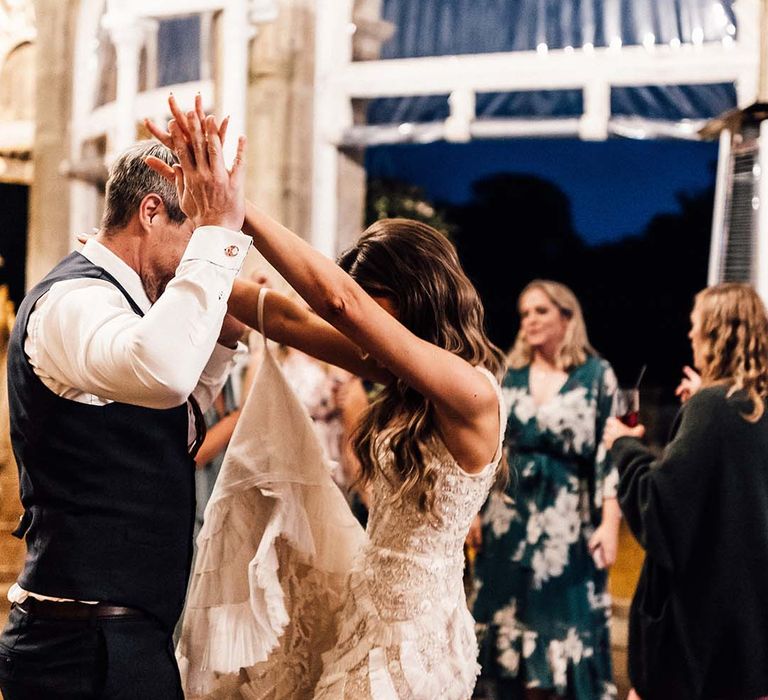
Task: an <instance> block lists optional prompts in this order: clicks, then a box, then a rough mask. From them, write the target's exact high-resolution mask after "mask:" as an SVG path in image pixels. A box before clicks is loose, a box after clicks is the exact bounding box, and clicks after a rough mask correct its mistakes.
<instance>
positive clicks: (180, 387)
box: [0, 142, 250, 700]
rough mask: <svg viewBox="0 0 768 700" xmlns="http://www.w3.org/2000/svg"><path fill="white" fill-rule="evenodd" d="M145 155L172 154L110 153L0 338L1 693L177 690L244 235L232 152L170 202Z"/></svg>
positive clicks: (238, 171)
mask: <svg viewBox="0 0 768 700" xmlns="http://www.w3.org/2000/svg"><path fill="white" fill-rule="evenodd" d="M148 156H154V157H158V158H160V159H162V160H164V161H165V162H166V163H168V164H173V163H175V162H176V159H175V156H174V154H173V153H172V152H171V151H169V150H168V149H167V148H166V147H165V146H162V145H160V144H157V143H152V142H142V143H139V144H137V145H136V146H134V147H132V148H130V149H128V150H127V151H126V152H125V153H123V154H122V155H120V156H119V157H118V158H117V160H116V161H115V162H114V164H113V166H112V168H111V170H110V174H109V179H108V182H107V188H106V202H105V211H104V217H103V220H102V227H101V229H100V231H99V233H98V234H97V235H96V236H95V237H94V238H93V239H91V240H89V241H88V242H87V243H86V245H85V247H84V248H83V250H82V253H72V254H71V255H69V256H68V257H66V258H64V260H62V261H61V262H60V263H59V264H58V265H57V266H56V267H55V268H54V269H53V270H52V271H51V272H50V273H49V274H48V275H47V276H46V277H45V278H44V279H43V280H42V281H41V282H40V283H39V284H38V285H37V286H36V287H34V288H33V289H32V290H31V291H30V292H29V294H28V295H27V296H26V298H25V299H24V301H23V302H22V304H21V305H20V307H19V313H18V317H17V320H16V325H15V328H14V330H13V334H12V336H11V341H10V346H9V352H8V382H9V401H10V412H11V436H12V441H13V448H14V453H15V455H16V460H17V463H18V467H19V473H20V487H21V500H22V504H23V506H24V515H23V517H22V519H21V522H20V524H19V527H18V529H17V530H16V532H15V533H14V534H16V535H17V536H18V537H24V538H25V539H26V545H27V557H26V562H25V565H24V570H23V571H22V573H21V575H20V577H19V579H18V581H17V584H16V585H15V586H13V588H12V589H11V591H10V593H9V598H10V600H11V603H12V609H11V612H10V618H9V622H8V625H7V627H6V628H5V630H4V632H3V633H2V636H0V689H1V690H2V692H3V696H4V698H5V699H6V700H21V699H23V700H38V699H39V700H43V699H44V700H63V699H65V698H72V699H74V698H77V699H78V700H86V699H89V698H94V699H95V698H110V699H111V698H131V699H136V700H138V699H139V698H141V699H142V700H154V699H157V700H171V699H173V698H182V697H183V695H182V690H181V684H180V680H179V673H178V669H177V667H176V662H175V658H174V652H173V645H172V640H171V636H172V632H173V628H174V625H175V624H176V622H177V620H178V618H179V615H180V613H181V609H182V605H183V602H184V595H185V591H186V586H187V579H188V576H189V567H190V559H191V553H192V528H193V524H194V516H195V503H194V490H195V484H194V461H193V456H194V453H195V450H196V448H197V447H198V446H199V443H200V442H201V440H202V431H203V426H204V422H203V421H202V412H203V411H205V410H206V409H207V408H208V407H209V406H210V404H211V402H212V400H213V398H214V397H215V396H216V395H217V394H218V392H219V391H220V389H221V386H222V384H223V383H224V381H225V379H226V377H227V374H228V373H229V370H230V368H231V365H232V363H233V358H234V355H235V352H236V349H235V348H236V346H237V338H238V336H239V332H240V331H241V330H242V326H240V325H239V324H238V323H237V322H235V321H234V320H233V319H231V318H230V317H228V316H226V311H227V299H228V297H229V294H230V291H231V288H232V283H233V280H234V278H235V276H236V275H237V273H238V271H239V269H240V266H241V264H242V261H243V258H244V256H245V254H246V252H247V250H248V247H249V245H250V238H248V237H247V236H245V235H243V234H242V233H240V228H241V226H242V222H243V211H244V208H243V206H244V205H243V203H242V202H243V192H242V190H243V172H242V168H241V165H240V163H241V161H240V159H239V158H238V159H237V160H236V164H235V166H234V167H233V169H232V170H231V171H226V170H225V169H224V172H223V173H222V172H221V170H222V169H219V171H218V172H219V173H220V176H219V177H218V178H214V179H213V180H212V181H211V182H210V192H209V194H210V197H207V198H206V202H190V201H186V197H182V203H181V205H180V202H179V196H178V193H177V192H176V190H175V188H174V187H173V185H170V184H168V183H167V182H166V181H165V180H164V179H163V178H162V177H161V176H159V175H157V174H156V173H155V172H153V171H152V170H151V169H150V168H149V167H147V165H146V163H145V159H146V158H147V157H148ZM222 203H223V204H224V206H218V205H221V204H222ZM182 205H183V208H184V210H186V211H187V212H188V213H189V216H190V218H188V217H187V215H185V213H184V212H183V211H182Z"/></svg>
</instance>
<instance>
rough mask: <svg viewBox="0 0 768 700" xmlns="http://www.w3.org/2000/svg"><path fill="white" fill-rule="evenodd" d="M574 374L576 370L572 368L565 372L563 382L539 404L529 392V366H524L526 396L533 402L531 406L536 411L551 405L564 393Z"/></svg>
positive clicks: (531, 392)
mask: <svg viewBox="0 0 768 700" xmlns="http://www.w3.org/2000/svg"><path fill="white" fill-rule="evenodd" d="M575 373H576V368H575V367H574V368H573V369H571V370H570V371H569V372H566V377H565V381H563V383H562V384H561V385H560V388H559V389H558V390H557V391H556V392H555V393H554V394H552V396H550V397H549V398H548V399H547V400H546V401H542V402H541V403H539V402H538V401H536V399H535V398H534V397H533V391H531V365H530V364H528V365H526V366H525V388H526V391H527V392H528V396H530V397H531V401H533V405H534V406H535V407H536V410H537V411H538V410H539V409H540V408H543V407H544V406H548V405H549V404H551V403H552V402H553V401H554V400H555V399H556V398H557V397H558V396H561V395H562V394H564V393H565V388H566V387H567V386H568V384H569V383H570V381H571V378H572V377H573V375H574V374H575Z"/></svg>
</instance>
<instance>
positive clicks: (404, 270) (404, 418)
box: [339, 219, 505, 515]
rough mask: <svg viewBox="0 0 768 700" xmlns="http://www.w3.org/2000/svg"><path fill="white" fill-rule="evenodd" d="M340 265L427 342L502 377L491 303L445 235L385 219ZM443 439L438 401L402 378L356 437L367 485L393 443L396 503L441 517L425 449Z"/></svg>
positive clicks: (382, 396)
mask: <svg viewBox="0 0 768 700" xmlns="http://www.w3.org/2000/svg"><path fill="white" fill-rule="evenodd" d="M339 265H340V266H341V267H342V268H343V269H344V270H346V271H347V272H348V273H349V274H350V276H351V277H352V278H353V279H355V280H356V281H357V282H358V284H360V286H361V287H362V288H363V289H364V290H365V291H366V292H368V293H369V294H371V295H372V296H381V297H386V298H388V299H390V300H391V301H392V302H393V303H394V305H395V307H396V309H397V316H398V319H399V321H400V322H401V323H402V324H403V325H404V326H405V327H406V328H408V329H409V330H410V331H411V332H412V333H414V334H415V335H417V336H418V337H419V338H422V339H423V340H426V341H427V342H429V343H433V344H434V345H437V346H438V347H441V348H443V349H445V350H448V351H449V352H452V353H453V354H454V355H458V356H459V357H461V358H463V359H465V360H466V361H467V362H469V363H470V364H472V365H482V366H483V367H486V368H487V369H488V370H490V371H491V372H492V373H493V374H494V375H495V376H496V377H497V378H498V379H500V378H501V374H502V372H503V360H504V356H503V354H502V352H501V351H500V350H499V349H498V348H497V347H496V346H495V345H493V344H492V343H491V342H490V340H488V338H487V337H486V335H485V330H484V311H483V305H482V303H481V302H480V298H479V297H478V295H477V292H476V290H475V288H474V287H473V286H472V283H471V282H470V281H469V278H468V277H467V276H466V274H465V273H464V271H463V270H462V268H461V264H460V263H459V259H458V256H457V255H456V250H455V248H454V247H453V245H452V244H451V243H450V242H449V241H448V239H447V238H446V237H445V236H444V235H443V234H441V233H440V232H439V231H437V230H435V229H434V228H432V227H431V226H428V225H427V224H424V223H421V222H418V221H412V220H410V219H380V220H379V221H377V222H375V223H374V224H372V225H371V226H370V227H369V228H368V229H367V230H366V231H365V232H364V233H363V235H362V236H361V237H360V239H359V240H358V241H357V243H356V244H355V245H354V246H353V247H352V248H351V249H350V250H348V251H347V252H346V253H343V254H342V255H341V257H340V258H339ZM435 437H438V431H437V424H436V421H435V415H434V406H433V404H432V402H431V401H429V400H428V399H426V398H425V397H424V396H423V395H422V394H420V393H419V392H418V391H416V390H415V389H413V388H411V387H410V386H408V385H407V384H406V383H405V382H403V381H402V380H400V379H395V380H394V381H392V382H391V383H390V384H388V385H387V386H385V387H384V389H383V390H382V391H381V392H380V394H379V396H378V397H377V399H376V400H375V401H374V402H373V403H372V404H371V406H370V407H369V409H368V411H367V412H366V413H365V414H364V416H363V418H362V420H361V422H360V425H359V426H358V429H357V431H356V432H355V434H354V436H353V446H354V448H355V451H356V453H357V455H358V458H359V459H360V463H361V466H362V481H363V482H367V481H370V479H371V478H372V477H373V475H374V474H375V472H376V471H377V470H378V469H380V464H379V454H380V453H381V451H382V449H381V448H382V443H383V441H384V440H385V439H386V440H388V441H389V442H388V446H387V450H388V451H389V452H391V453H392V454H393V455H394V468H395V471H396V474H397V476H398V477H399V482H400V484H399V488H398V490H397V493H396V496H395V498H397V499H401V498H404V497H405V496H407V495H412V496H414V497H415V498H416V501H417V503H418V507H419V509H420V510H421V511H422V512H423V513H428V514H431V515H434V514H435V483H436V480H437V475H438V473H437V469H436V467H435V465H434V464H433V463H432V460H429V459H427V458H426V455H425V453H424V450H423V448H422V446H423V445H427V444H429V443H430V442H431V441H432V440H433V439H434V438H435ZM504 471H505V470H500V473H501V472H504Z"/></svg>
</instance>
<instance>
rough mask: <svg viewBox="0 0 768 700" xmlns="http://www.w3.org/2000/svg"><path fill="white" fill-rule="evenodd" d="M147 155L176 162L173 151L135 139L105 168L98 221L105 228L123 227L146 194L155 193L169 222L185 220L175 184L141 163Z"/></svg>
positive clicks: (169, 162) (155, 143)
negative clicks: (102, 214) (104, 193)
mask: <svg viewBox="0 0 768 700" xmlns="http://www.w3.org/2000/svg"><path fill="white" fill-rule="evenodd" d="M148 156H155V157H156V158H159V159H160V160H162V161H165V162H166V163H168V165H173V164H174V163H178V162H179V161H178V160H177V158H176V155H175V154H174V153H173V151H171V150H170V149H169V148H167V147H165V146H163V144H161V143H157V141H139V143H136V144H134V145H133V146H131V147H130V148H128V149H126V150H125V151H123V153H121V154H120V155H119V156H118V157H117V159H116V160H115V162H114V163H112V167H111V168H110V169H109V177H108V178H107V188H106V195H105V204H104V216H103V217H102V220H101V226H102V228H103V229H104V230H105V231H114V230H117V229H121V228H125V226H127V225H128V222H129V221H130V220H131V217H132V216H133V215H134V214H135V213H136V212H138V210H139V205H140V204H141V200H142V199H144V197H146V196H147V195H148V194H156V195H157V196H158V197H160V199H162V200H163V204H164V205H165V211H166V213H167V214H168V218H169V219H170V220H171V221H173V222H175V223H177V224H180V223H182V222H183V221H185V220H186V218H187V217H186V216H185V215H184V212H182V211H181V207H180V206H179V197H178V194H177V193H176V187H175V186H174V185H173V184H172V183H170V182H168V180H166V179H165V178H164V177H163V176H162V175H158V174H157V173H156V172H155V171H154V170H152V169H151V168H150V167H149V166H148V165H147V164H146V163H145V162H144V160H145V159H146V158H147V157H148Z"/></svg>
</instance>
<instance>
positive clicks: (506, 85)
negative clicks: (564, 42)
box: [311, 0, 760, 255]
mask: <svg viewBox="0 0 768 700" xmlns="http://www.w3.org/2000/svg"><path fill="white" fill-rule="evenodd" d="M353 4H354V0H333V1H332V2H330V1H329V2H326V1H324V0H317V2H316V8H317V17H316V22H317V23H316V55H315V115H314V135H313V153H314V158H313V184H314V187H313V201H312V235H311V241H312V243H313V245H315V247H317V248H319V249H320V250H322V251H323V252H324V253H326V254H327V255H333V254H335V252H336V250H335V249H336V231H337V229H338V223H339V211H338V187H339V183H338V175H339V158H340V157H341V154H340V151H339V148H340V147H341V146H342V145H344V144H354V145H358V146H365V145H366V143H373V142H374V132H373V130H371V129H370V127H369V128H368V131H367V130H366V127H365V126H354V125H353V122H352V108H351V103H352V100H353V99H358V98H369V99H370V98H376V97H393V96H396V97H406V96H416V95H439V94H446V93H448V94H449V95H450V116H449V117H448V118H447V119H446V120H445V122H443V124H442V126H441V125H439V124H438V125H434V124H430V125H428V126H425V128H428V129H430V130H431V136H430V138H435V129H437V130H438V131H439V132H440V133H438V134H437V137H438V138H444V139H446V140H448V141H456V142H462V141H469V140H471V139H473V138H483V137H485V138H487V137H495V138H505V137H506V138H515V137H525V136H564V135H570V136H574V137H579V138H582V139H586V140H604V139H606V138H607V137H608V135H609V123H610V119H611V114H610V93H611V88H612V87H631V86H643V85H695V84H707V83H718V82H724V83H725V82H733V83H735V85H736V90H737V99H738V102H739V106H741V107H745V106H747V105H749V104H751V103H752V102H754V101H755V98H756V96H757V89H758V74H759V55H760V36H759V31H760V21H759V17H760V0H738V1H737V3H736V4H735V10H736V12H737V15H738V19H739V32H738V37H737V38H736V39H733V38H731V37H728V39H727V40H725V41H724V42H723V43H720V42H718V43H702V42H698V43H696V44H682V45H679V46H677V45H676V46H660V45H649V46H648V47H645V46H627V47H623V48H620V47H618V45H614V47H606V48H594V47H591V46H589V45H588V46H585V47H582V48H580V49H573V48H570V47H569V48H566V49H558V50H555V49H548V48H546V47H540V49H539V50H537V51H516V52H506V53H493V54H468V55H460V56H437V57H425V58H403V59H387V60H378V61H359V62H354V61H353V60H352V49H351V46H352V36H353V34H354V32H355V31H356V27H355V25H354V23H353V19H352V17H353V15H352V11H353ZM573 88H575V89H581V90H583V92H584V113H583V115H582V116H581V117H580V118H577V119H569V120H555V119H553V120H530V119H494V120H487V121H486V120H482V121H481V120H477V119H476V118H475V109H474V100H475V95H476V93H478V92H515V91H525V90H559V89H573ZM626 128H627V129H629V128H631V124H629V125H628V126H627V127H626ZM689 128H690V127H689ZM684 130H685V127H683V128H682V131H684ZM417 135H418V126H415V125H410V124H403V125H399V126H394V127H393V128H392V129H391V133H389V134H386V135H385V139H386V140H387V141H388V142H408V141H413V140H414V138H416V137H417ZM679 135H680V136H689V137H690V136H692V135H693V134H687V133H682V132H681V133H680V134H679ZM375 138H376V139H377V140H378V141H379V142H381V140H382V131H381V129H380V128H379V129H378V131H377V133H376V136H375Z"/></svg>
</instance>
